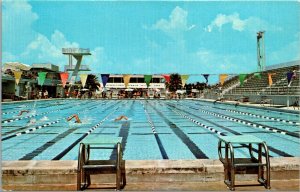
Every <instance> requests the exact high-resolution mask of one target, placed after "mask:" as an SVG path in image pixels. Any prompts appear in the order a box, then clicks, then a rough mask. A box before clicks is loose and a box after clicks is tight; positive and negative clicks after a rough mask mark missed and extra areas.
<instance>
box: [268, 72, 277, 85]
mask: <svg viewBox="0 0 300 192" xmlns="http://www.w3.org/2000/svg"><path fill="white" fill-rule="evenodd" d="M275 74H276V73H268V79H269V86H271V85H272V84H273V80H272V75H275Z"/></svg>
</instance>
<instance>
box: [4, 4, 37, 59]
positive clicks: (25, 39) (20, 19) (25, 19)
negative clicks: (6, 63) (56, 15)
mask: <svg viewBox="0 0 300 192" xmlns="http://www.w3.org/2000/svg"><path fill="white" fill-rule="evenodd" d="M2 11H3V12H2V22H3V23H2V26H3V27H2V42H3V44H2V48H3V50H4V51H7V52H12V53H14V54H18V53H20V52H21V51H22V50H24V48H25V47H26V45H27V44H28V43H29V42H30V41H32V40H33V39H34V38H35V37H36V35H37V33H36V32H35V31H34V30H32V28H31V26H32V23H33V22H34V21H36V20H37V19H38V15H37V14H36V13H34V12H33V11H32V7H31V5H30V4H29V3H28V2H27V1H3V2H2ZM16 45H18V46H16Z"/></svg>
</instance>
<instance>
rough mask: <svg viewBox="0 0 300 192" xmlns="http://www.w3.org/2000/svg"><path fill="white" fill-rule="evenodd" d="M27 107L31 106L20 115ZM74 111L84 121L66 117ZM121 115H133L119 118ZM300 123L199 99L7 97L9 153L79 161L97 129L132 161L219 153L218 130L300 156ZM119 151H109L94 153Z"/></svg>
mask: <svg viewBox="0 0 300 192" xmlns="http://www.w3.org/2000/svg"><path fill="white" fill-rule="evenodd" d="M21 110H29V113H23V114H22V115H21V116H19V115H18V114H19V112H20V111H21ZM74 113H76V114H78V115H79V117H80V119H81V121H82V123H81V124H78V123H74V122H67V121H66V118H67V117H69V116H70V115H72V114H74ZM120 115H126V116H127V117H129V120H128V121H119V122H115V121H114V118H116V117H118V116H120ZM30 120H31V122H30ZM32 120H34V121H32ZM299 124H300V123H299V114H295V113H288V112H279V111H274V110H270V109H268V110H266V109H259V108H250V107H244V106H237V107H235V106H234V105H227V104H221V103H217V104H213V103H212V102H206V101H200V100H75V99H67V100H45V101H30V102H22V103H3V104H2V129H1V133H2V160H77V155H78V148H79V147H78V146H79V143H80V141H81V140H82V139H84V138H85V137H88V136H89V135H90V134H97V135H101V136H106V135H110V136H119V137H122V138H123V139H122V146H123V152H124V155H123V158H124V159H126V160H145V159H153V160H155V159H171V160H175V159H217V158H218V151H217V144H218V136H219V135H241V134H251V135H255V136H257V137H259V138H261V139H263V140H265V141H266V142H267V144H268V146H269V151H270V155H271V156H273V157H299V156H300V151H299V147H300V141H299V136H300V135H299ZM112 154H113V152H112V151H111V150H103V151H102V152H101V153H93V156H92V158H104V159H109V158H111V156H112ZM246 154H247V152H246V151H244V149H240V150H237V152H236V154H235V155H236V156H237V157H243V156H245V155H246Z"/></svg>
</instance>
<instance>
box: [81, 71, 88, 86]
mask: <svg viewBox="0 0 300 192" xmlns="http://www.w3.org/2000/svg"><path fill="white" fill-rule="evenodd" d="M87 77H88V74H80V80H81V83H82V87H83V88H84V86H85V83H86V80H87Z"/></svg>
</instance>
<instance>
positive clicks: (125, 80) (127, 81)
mask: <svg viewBox="0 0 300 192" xmlns="http://www.w3.org/2000/svg"><path fill="white" fill-rule="evenodd" d="M130 77H131V75H123V79H124V84H125V88H127V86H128V83H129V81H130Z"/></svg>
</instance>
